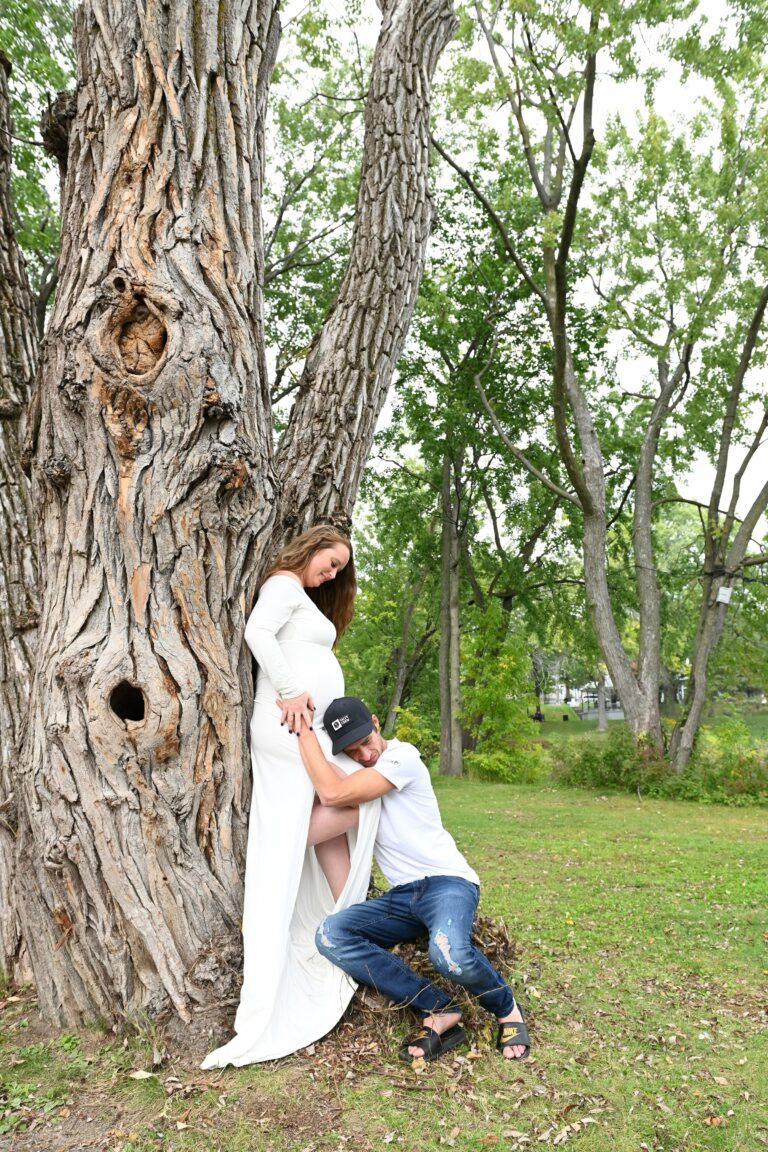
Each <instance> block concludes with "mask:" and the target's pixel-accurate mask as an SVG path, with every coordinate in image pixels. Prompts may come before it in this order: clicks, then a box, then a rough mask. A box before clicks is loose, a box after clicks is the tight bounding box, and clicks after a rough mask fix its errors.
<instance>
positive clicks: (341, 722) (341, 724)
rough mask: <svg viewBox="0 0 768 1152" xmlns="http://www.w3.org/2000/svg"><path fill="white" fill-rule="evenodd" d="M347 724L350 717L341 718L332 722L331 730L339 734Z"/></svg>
mask: <svg viewBox="0 0 768 1152" xmlns="http://www.w3.org/2000/svg"><path fill="white" fill-rule="evenodd" d="M345 724H349V716H340V717H339V719H338V720H331V728H333V730H334V732H338V731H339V729H340V728H343V727H344V725H345Z"/></svg>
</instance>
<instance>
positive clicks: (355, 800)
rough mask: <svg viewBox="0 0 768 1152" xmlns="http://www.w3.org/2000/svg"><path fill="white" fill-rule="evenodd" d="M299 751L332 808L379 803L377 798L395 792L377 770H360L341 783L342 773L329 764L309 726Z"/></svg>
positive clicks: (302, 733) (302, 734)
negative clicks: (370, 802)
mask: <svg viewBox="0 0 768 1152" xmlns="http://www.w3.org/2000/svg"><path fill="white" fill-rule="evenodd" d="M299 748H300V749H301V758H302V760H303V761H304V767H305V768H306V770H307V772H308V774H309V778H310V780H311V781H312V783H313V784H314V786H315V791H316V792H317V794H318V796H319V797H320V802H321V803H322V804H327V805H328V806H329V807H331V808H344V807H348V806H349V805H350V804H364V803H365V802H366V800H375V799H376V797H377V796H383V795H384V793H385V792H391V791H392V789H393V788H394V784H391V783H390V782H389V780H387V778H386V776H382V774H381V772H377V771H376V769H375V768H359V769H358V771H357V772H352V773H350V775H349V776H345V777H344V778H343V779H340V778H339V777H338V776H337V775H336V772H337V771H338V769H337V768H334V765H333V764H331V763H329V761H328V760H326V758H325V756H324V755H323V750H322V748H321V747H320V744H319V743H318V739H317V736H316V735H315V733H314V732H313V731H312V730H311V729H309V728H307V726H306V725H302V728H301V731H300V732H299Z"/></svg>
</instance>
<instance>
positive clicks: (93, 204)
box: [17, 0, 453, 1023]
mask: <svg viewBox="0 0 768 1152" xmlns="http://www.w3.org/2000/svg"><path fill="white" fill-rule="evenodd" d="M423 9H424V5H423V4H418V3H417V2H416V0H410V2H408V3H406V0H398V2H397V3H394V2H393V3H389V4H387V5H386V12H385V17H386V19H385V25H386V22H387V19H388V20H389V25H387V26H388V27H389V28H390V30H391V28H392V25H393V24H396V25H398V27H399V24H400V22H401V21H404V20H410V24H406V27H407V28H413V11H418V12H421V13H422V15H423ZM438 10H439V12H440V13H441V17H440V18H438V17H437V16H436V13H437V12H438ZM446 13H447V15H446ZM430 19H431V20H432V23H431V25H427V24H426V22H424V24H423V25H422V26H420V27H419V29H418V36H417V37H416V39H417V40H418V43H419V45H420V46H421V51H422V52H423V59H422V60H420V61H418V60H417V61H416V62H414V57H413V56H412V55H409V54H408V52H406V51H405V48H406V45H405V43H404V41H403V39H402V37H398V36H394V37H392V38H391V40H390V46H389V50H388V51H387V52H385V53H379V54H377V64H376V67H375V70H374V80H373V83H372V88H373V89H374V90H377V91H378V85H379V84H380V82H381V75H380V74H381V73H382V71H383V72H384V73H385V74H386V75H387V77H388V83H389V85H390V88H391V92H390V103H392V104H393V105H395V106H396V107H398V108H399V109H400V110H401V111H402V106H401V105H400V104H399V103H398V100H397V99H396V97H397V91H398V90H397V85H398V84H400V83H403V82H404V79H403V76H404V74H405V75H407V76H408V77H410V85H411V88H409V93H410V92H411V90H412V89H413V88H414V87H415V89H416V90H417V92H419V93H420V94H421V102H422V104H423V103H424V102H425V100H426V95H427V94H428V83H427V81H428V79H429V77H431V70H432V69H433V67H434V62H435V61H436V59H437V55H439V51H440V49H441V47H442V46H443V43H444V40H445V38H447V35H448V34H449V33H450V31H451V29H452V27H453V19H452V15H451V11H450V4H449V3H446V2H445V0H443V3H442V5H440V6H437V5H433V6H431V7H430ZM430 30H431V33H432V38H431V39H430V38H429V37H428V35H427V33H428V32H429V31H430ZM278 39H279V26H278V21H277V16H276V4H275V0H250V3H249V4H247V5H246V6H245V7H243V6H242V5H240V6H235V5H233V4H231V2H230V0H222V3H220V4H219V5H218V7H216V6H215V5H211V4H210V3H208V0H206V2H205V3H204V5H203V7H202V9H201V8H199V6H198V7H192V8H189V9H188V10H187V9H186V8H183V7H182V8H178V9H169V8H168V7H167V6H162V5H159V4H157V2H156V0H149V2H148V3H147V4H146V5H145V6H141V5H140V6H138V7H136V6H135V5H133V4H132V3H131V2H129V0H107V2H106V3H101V4H99V5H96V3H95V0H86V2H85V3H83V4H82V5H81V6H80V7H79V8H78V9H77V11H76V20H75V41H76V49H77V55H78V62H79V70H78V74H79V86H78V92H79V96H78V107H77V116H76V118H75V120H74V122H73V124H72V128H71V132H70V143H69V164H68V168H67V176H66V183H65V190H64V198H63V210H62V218H63V221H64V229H63V232H64V242H63V247H62V257H61V260H60V266H59V277H60V278H59V284H58V288H57V296H56V303H55V306H54V311H53V315H52V317H51V321H50V324H49V329H48V334H47V337H46V342H45V348H44V361H43V371H42V375H41V386H40V389H39V392H38V395H37V399H36V402H35V403H34V404H33V412H34V414H35V415H34V419H33V420H32V426H31V435H30V445H29V452H30V455H31V456H32V458H33V463H34V470H33V479H34V486H35V490H36V499H37V503H38V507H39V509H40V521H41V526H42V544H43V548H42V557H41V565H42V570H43V575H44V587H45V602H44V606H43V611H42V614H41V618H42V619H43V620H44V622H45V623H44V627H43V628H42V629H41V636H40V645H39V661H38V666H37V672H36V677H35V682H34V686H33V691H32V702H31V723H30V729H29V732H28V737H27V741H26V745H25V749H24V757H23V760H22V765H21V773H20V792H21V800H22V803H21V806H20V808H21V812H20V828H19V837H18V841H17V859H18V861H19V868H18V873H17V874H18V877H19V883H18V894H19V902H20V906H22V907H23V909H24V930H25V934H26V935H27V938H28V940H29V942H30V951H31V954H32V962H33V966H34V969H35V977H36V981H37V985H38V993H39V998H40V1003H41V1007H42V1009H43V1012H44V1013H45V1015H46V1016H47V1017H48V1018H49V1019H52V1020H56V1021H60V1022H66V1023H76V1022H77V1021H79V1020H82V1019H83V1018H88V1017H92V1016H94V1015H97V1014H98V1015H102V1016H104V1017H107V1018H110V1017H113V1016H115V1015H120V1014H121V1013H123V1012H125V1011H129V1010H131V1009H135V1008H138V1007H141V1008H143V1009H144V1010H147V1011H149V1012H156V1011H161V1010H164V1009H165V1008H167V1007H171V1008H173V1009H174V1010H175V1011H176V1012H177V1013H178V1014H179V1016H181V1017H182V1018H187V1017H188V1016H189V1014H190V1012H191V1010H192V1009H193V1008H194V1006H195V1005H209V1004H215V1003H216V1002H218V1001H219V1000H220V999H221V998H222V997H223V996H226V995H227V994H229V992H230V990H231V988H232V985H233V984H234V983H235V982H236V981H237V973H238V962H237V954H238V951H239V947H240V933H239V920H240V908H241V900H242V884H241V877H242V873H243V864H244V848H245V825H246V811H247V801H248V765H249V757H248V753H247V744H246V733H247V721H248V717H249V716H250V704H251V699H250V693H251V690H250V673H249V660H248V659H247V657H246V654H245V653H244V651H243V644H242V637H243V629H244V622H245V619H246V616H247V613H248V611H249V608H250V604H251V602H252V598H253V592H254V586H255V580H256V577H257V574H258V571H259V569H260V567H261V565H262V563H263V560H264V557H265V554H267V553H268V552H271V550H272V548H273V547H274V544H275V541H279V540H280V539H281V538H282V536H283V535H284V533H285V531H286V528H288V527H290V526H292V525H293V526H295V527H300V526H303V525H304V523H305V522H308V521H309V520H314V519H317V518H319V517H323V516H324V517H328V516H333V515H334V514H337V515H340V516H341V517H342V518H344V517H346V516H348V513H349V509H350V508H351V506H352V502H353V499H354V494H355V491H356V485H357V480H358V479H359V471H360V469H361V468H362V464H363V462H364V460H365V457H366V455H367V452H368V449H369V447H370V442H371V437H372V435H373V419H374V418H373V417H371V418H370V419H369V418H366V419H364V420H361V421H358V422H357V423H356V422H355V420H354V419H353V416H354V412H353V409H354V411H358V410H359V409H363V408H365V407H366V405H368V404H369V403H371V397H372V396H373V395H374V394H375V395H376V396H377V397H378V399H377V401H376V403H377V404H378V403H380V400H381V399H383V394H384V392H385V391H386V387H387V386H388V384H389V381H390V378H391V367H392V365H391V364H390V362H389V360H388V359H387V360H386V363H384V364H381V363H380V362H379V361H378V360H377V361H376V365H375V367H376V375H375V387H374V380H373V377H372V376H371V365H370V364H369V363H368V361H367V359H366V357H367V355H368V351H369V347H370V346H371V345H370V344H369V343H367V342H366V340H363V341H362V343H361V341H360V340H358V341H357V344H356V345H355V355H354V356H350V357H348V360H347V364H348V367H349V377H350V379H353V384H352V385H351V386H350V387H347V383H348V381H347V378H346V376H344V377H343V378H342V376H341V374H340V369H339V368H338V365H339V363H340V361H339V354H340V353H339V349H340V348H344V349H347V350H348V349H349V340H350V338H351V337H350V332H349V330H348V329H345V328H344V327H343V326H342V327H340V328H339V329H337V330H336V331H335V336H334V338H333V339H331V338H330V336H329V337H328V338H327V341H326V343H325V344H324V345H323V347H324V349H325V352H326V353H327V355H328V356H329V357H330V361H332V362H333V364H335V365H336V366H337V368H336V369H334V371H336V372H337V375H336V378H335V388H332V387H331V384H330V380H331V377H328V378H327V379H326V377H323V379H326V384H325V385H321V380H320V379H319V378H318V377H317V376H316V375H315V376H311V377H310V378H308V379H307V380H306V381H305V387H304V390H303V391H302V394H301V396H300V398H299V401H298V404H299V405H300V406H303V407H302V408H301V412H300V413H299V414H298V415H297V417H296V419H295V420H294V421H292V424H291V427H290V429H289V430H288V432H287V433H286V435H285V437H284V440H283V444H282V447H281V453H282V455H281V463H280V467H279V469H276V468H275V467H273V458H272V442H271V436H272V429H271V413H270V408H269V390H268V381H267V374H266V367H265V356H264V348H263V336H262V319H261V317H262V307H261V283H262V273H263V269H262V261H263V244H262V238H261V220H260V203H261V189H262V181H263V145H264V118H265V112H266V99H267V92H268V87H269V79H270V75H271V70H272V66H273V63H274V58H275V54H276V50H277V43H278ZM403 61H405V64H403V63H402V62H403ZM398 69H399V70H398ZM420 69H421V70H420ZM406 104H407V102H406ZM408 107H410V105H408ZM422 111H423V109H422ZM389 127H390V128H391V127H392V124H390V125H389ZM369 129H370V130H372V128H371V124H370V123H369ZM382 131H383V134H382V133H379V146H380V148H381V152H380V154H379V156H378V163H379V166H380V167H381V168H382V169H383V170H384V171H386V172H388V173H390V181H389V183H388V184H386V183H385V184H381V183H379V184H378V185H375V187H376V188H378V192H379V193H380V195H381V196H383V197H384V199H385V201H386V203H387V204H388V205H389V206H390V208H391V215H392V217H394V219H395V224H394V225H392V227H391V228H390V231H389V233H388V244H387V246H386V250H385V249H384V247H382V245H378V246H377V247H376V250H375V253H376V254H375V257H374V258H373V259H372V260H371V261H370V262H369V263H368V264H366V265H365V266H364V267H363V266H361V265H358V271H359V272H360V274H361V276H362V274H363V273H364V272H366V273H367V275H368V277H369V279H370V280H371V281H376V282H377V283H378V282H379V281H381V282H382V283H383V285H384V287H385V288H386V290H387V292H388V293H389V294H391V295H392V297H393V298H394V299H400V305H399V306H398V308H396V309H395V312H394V313H393V315H392V316H391V317H390V319H391V321H392V324H393V325H395V328H396V332H395V336H394V337H392V338H391V339H390V338H389V337H388V338H387V339H388V342H387V341H384V344H386V347H387V349H388V350H389V353H391V355H392V356H394V355H396V351H397V348H398V340H399V341H401V340H402V337H403V334H404V328H405V325H406V324H407V320H408V317H409V316H410V307H411V306H412V299H413V297H414V296H415V291H416V288H415V285H414V284H413V283H412V278H413V277H416V278H417V276H418V271H419V270H420V266H421V264H420V261H423V244H424V242H425V241H426V228H425V229H422V230H419V228H417V227H415V226H412V224H411V221H410V219H409V218H406V217H403V218H402V219H401V216H400V215H399V214H400V213H401V212H402V211H403V206H402V205H401V204H400V202H399V200H398V195H399V193H400V191H402V189H403V188H406V187H411V186H412V185H413V184H414V176H413V171H414V170H417V171H418V173H419V180H418V181H416V184H418V187H420V188H421V189H422V191H423V193H424V197H425V199H426V200H427V201H428V197H427V195H426V159H427V154H426V145H424V146H423V147H422V144H421V134H422V132H423V134H424V138H425V140H426V139H427V138H428V137H427V128H426V124H423V123H422V120H421V119H418V118H417V119H416V120H408V119H406V122H405V125H404V126H402V131H399V133H398V134H390V135H387V134H386V129H383V130H382ZM409 132H413V133H416V135H417V137H418V146H417V145H415V144H414V142H413V141H412V140H411V139H410V137H409V135H408V133H409ZM366 154H367V155H369V156H370V155H371V145H370V144H369V142H368V140H366ZM395 155H396V156H397V157H398V158H399V163H398V164H397V165H393V159H392V158H393V156H395ZM365 179H366V172H365V168H364V172H363V182H364V181H365ZM361 195H362V193H361ZM407 206H408V207H409V210H410V209H413V211H414V212H416V209H417V206H418V205H417V201H414V200H409V201H408V204H407ZM417 215H418V214H417ZM355 250H356V251H357V252H358V256H359V257H360V258H362V248H361V247H360V245H359V244H358V247H357V248H356V249H355ZM392 251H397V252H398V253H400V263H399V264H398V268H399V269H400V272H399V274H398V275H395V273H394V271H393V270H392V269H391V268H390V267H389V265H386V258H387V257H388V254H389V253H390V252H392ZM387 269H389V270H387ZM409 278H411V279H409ZM361 286H362V280H359V281H357V282H356V287H355V284H353V285H352V287H351V288H350V289H349V291H351V292H352V293H353V294H354V293H355V292H356V291H357V289H360V288H361ZM382 292H383V289H382ZM398 294H399V296H398ZM341 295H343V291H342V293H341ZM340 298H341V297H340ZM376 299H377V300H378V302H379V303H380V304H381V305H382V307H384V306H385V305H386V301H387V299H388V296H386V295H381V296H380V297H376ZM403 299H404V300H405V301H406V302H407V303H406V306H405V307H404V308H403V307H402V300H403ZM369 306H371V305H370V304H369ZM398 309H399V310H398ZM354 311H355V309H354V308H353V307H351V306H350V309H348V312H349V313H350V314H352V313H354ZM332 315H333V313H332ZM396 317H399V319H397V322H396ZM370 319H373V317H371V318H370ZM378 320H379V315H378V313H377V314H376V324H375V325H374V327H375V330H376V332H377V333H378V332H380V331H381V326H380V325H379V324H378ZM398 325H399V327H398ZM384 330H385V331H386V332H387V333H388V332H389V330H390V324H389V323H387V324H386V325H385V326H384ZM325 331H326V330H325V329H324V332H325ZM369 335H371V333H370V332H369V331H368V329H367V328H366V329H365V331H364V336H366V337H367V336H369ZM374 343H375V341H374ZM389 353H388V354H389ZM382 355H383V353H382ZM321 360H323V361H324V357H323V358H321ZM361 365H363V366H364V367H361ZM387 373H388V374H389V375H387ZM377 389H379V390H381V394H380V395H379V392H378V391H377ZM316 391H322V398H321V400H320V401H319V402H318V407H317V411H318V412H319V413H321V414H322V421H328V425H327V427H326V425H325V424H324V423H322V422H320V421H319V420H317V421H315V420H313V419H312V418H311V417H310V416H309V414H308V407H307V406H308V405H309V406H310V407H311V403H312V402H313V397H312V395H310V394H311V393H314V392H316ZM315 402H317V401H316V398H315ZM374 407H375V405H374ZM302 413H303V416H302ZM353 429H354V435H355V436H356V437H357V439H356V440H355V441H354V442H352V440H351V439H350V438H349V437H347V436H346V432H345V431H344V432H342V431H341V430H349V432H350V436H351V435H352V434H353ZM324 436H326V437H330V438H331V439H332V440H333V445H334V452H336V451H337V450H338V452H339V453H341V455H340V456H338V458H337V457H336V456H333V458H332V459H331V458H330V457H328V459H327V460H326V457H323V460H324V461H325V464H327V463H328V460H330V466H332V467H337V466H338V470H339V473H340V475H339V477H329V475H328V474H327V473H326V472H323V473H322V476H323V477H324V479H323V482H322V483H319V482H318V483H315V482H314V481H313V475H314V472H313V469H315V467H319V465H318V464H317V460H316V454H317V452H318V451H320V452H321V454H322V451H323V445H322V440H323V437H324ZM347 457H349V460H348V461H347ZM342 458H343V460H344V466H343V468H342V464H341V463H340V462H339V461H341V460H342ZM353 458H354V461H353ZM289 462H290V463H289ZM325 464H324V465H323V467H325ZM294 471H295V472H296V473H297V474H298V475H299V476H300V478H301V479H302V480H306V481H308V483H309V488H308V489H307V490H305V491H303V494H302V497H301V501H299V497H298V494H297V489H296V487H295V485H294V484H293V481H294ZM281 483H282V492H281ZM299 503H300V509H299ZM297 509H299V510H298V511H297Z"/></svg>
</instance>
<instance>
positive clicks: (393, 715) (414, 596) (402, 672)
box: [384, 568, 428, 732]
mask: <svg viewBox="0 0 768 1152" xmlns="http://www.w3.org/2000/svg"><path fill="white" fill-rule="evenodd" d="M427 575H428V571H427V569H426V568H425V569H424V571H423V572H422V573H421V575H420V576H419V578H418V580H417V581H416V584H415V585H414V587H413V590H412V591H411V594H410V596H409V598H408V601H407V602H406V605H405V611H404V612H403V626H402V629H401V631H400V643H399V644H398V646H397V649H396V651H395V653H394V664H395V682H394V685H393V687H392V695H391V698H390V702H389V708H388V709H387V718H386V721H385V723H384V731H385V732H393V731H394V729H395V722H396V720H397V709H398V708H399V707H400V701H401V700H402V698H403V689H404V688H405V683H406V679H407V676H408V669H409V667H410V666H411V660H410V659H409V657H408V641H409V638H410V634H411V625H412V624H413V614H414V612H415V611H416V605H417V604H418V601H419V597H420V596H421V593H422V591H423V589H424V585H425V584H426V581H427Z"/></svg>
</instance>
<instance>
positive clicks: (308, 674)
mask: <svg viewBox="0 0 768 1152" xmlns="http://www.w3.org/2000/svg"><path fill="white" fill-rule="evenodd" d="M335 636H336V633H335V629H334V627H333V625H332V624H331V622H330V621H329V620H328V619H327V618H326V617H325V616H324V615H323V614H322V612H320V611H319V609H318V608H317V607H316V606H315V605H314V604H313V602H312V601H311V600H310V599H309V597H308V596H307V595H306V593H305V592H304V590H303V589H302V588H301V586H300V585H299V583H298V582H297V581H295V580H292V579H291V578H290V577H288V576H272V577H270V578H269V580H267V581H266V582H265V583H264V585H263V587H262V590H261V593H260V595H259V600H258V602H257V605H256V608H255V609H254V612H253V613H252V615H251V617H250V619H249V621H248V625H247V628H246V641H247V642H248V644H249V646H250V647H251V650H252V651H253V652H254V655H255V656H256V659H257V660H258V662H259V675H258V679H257V687H256V700H255V704H254V710H253V719H252V721H251V760H252V766H253V795H252V800H251V812H250V818H249V829H248V856H247V861H246V872H245V901H244V908H243V946H244V972H243V986H242V989H241V992H240V1005H239V1007H238V1010H237V1015H236V1017H235V1033H236V1035H235V1036H234V1038H233V1039H232V1040H230V1042H229V1043H228V1044H225V1045H224V1046H223V1047H221V1048H217V1049H216V1050H215V1051H214V1052H211V1053H210V1054H209V1055H208V1056H207V1057H206V1058H205V1060H204V1062H203V1064H202V1067H203V1068H221V1067H224V1066H225V1065H227V1064H235V1065H242V1064H252V1063H256V1062H258V1061H262V1060H275V1059H277V1058H278V1057H280V1056H286V1055H288V1054H289V1053H290V1052H295V1051H296V1050H297V1049H299V1048H305V1047H307V1045H309V1044H311V1043H313V1041H315V1040H318V1039H319V1038H320V1037H321V1036H324V1035H325V1033H326V1032H328V1031H330V1029H331V1028H333V1026H334V1025H335V1024H336V1023H337V1022H338V1021H339V1019H340V1018H341V1016H342V1014H343V1013H344V1010H345V1008H346V1007H347V1004H348V1003H349V1001H350V999H351V998H352V995H353V993H354V990H355V984H354V982H353V981H351V980H350V978H349V977H348V976H346V975H345V974H344V973H343V972H342V971H341V969H340V968H336V967H335V966H334V965H333V964H331V963H330V962H329V961H328V960H326V959H325V958H324V957H323V956H321V955H320V954H319V953H318V951H317V949H316V948H315V932H316V930H317V928H318V925H319V924H320V922H321V921H322V920H323V918H324V917H325V916H327V915H328V913H329V912H332V911H334V910H338V909H340V908H345V907H347V906H348V905H349V904H355V903H359V902H360V901H362V900H365V898H366V894H367V891H368V882H369V878H370V872H371V858H372V853H373V842H374V840H375V837H376V829H377V826H378V820H379V806H380V802H379V801H378V800H376V801H373V802H371V803H369V804H361V805H360V816H359V822H358V827H357V828H356V829H354V830H353V831H352V832H350V833H348V836H347V838H348V842H349V852H350V861H351V869H350V875H349V878H348V880H347V883H346V885H345V887H344V891H343V892H342V894H341V896H340V897H339V900H338V901H337V902H336V903H335V904H334V901H333V897H332V895H331V890H330V888H329V886H328V882H327V881H326V879H325V876H324V874H323V872H322V869H321V868H320V865H319V864H318V861H317V857H316V856H315V852H314V849H313V848H307V847H306V839H307V829H308V826H309V818H310V814H311V811H312V803H313V799H314V789H313V787H312V784H311V782H310V780H309V777H308V776H307V773H306V771H305V770H304V765H303V763H302V760H301V755H300V753H299V749H298V740H297V738H296V736H295V735H293V734H291V733H290V732H289V731H288V728H287V727H286V726H281V724H280V713H279V710H278V708H277V706H276V704H275V699H276V698H277V697H278V696H286V697H290V696H297V695H299V694H300V693H301V692H302V691H308V692H309V693H310V695H311V696H312V697H313V700H314V703H315V706H316V712H315V715H316V717H318V719H321V718H322V715H323V712H324V711H325V708H326V707H327V706H328V704H329V703H330V702H331V700H333V699H335V698H336V697H338V696H343V695H344V677H343V674H342V671H341V667H340V665H339V663H338V661H337V659H336V657H335V655H334V653H333V650H332V644H333V642H334V640H335ZM315 727H317V724H316V725H315ZM317 735H318V739H319V740H320V743H321V745H322V747H323V751H324V752H325V754H326V756H327V757H328V759H329V760H332V761H335V763H337V764H338V766H339V767H340V768H342V770H343V771H347V772H349V771H353V770H356V769H357V765H356V764H355V763H354V762H353V761H352V760H350V759H348V758H347V757H345V756H339V757H334V756H333V755H332V753H331V742H330V739H329V737H328V736H327V735H326V733H325V732H324V731H323V730H322V729H318V732H317Z"/></svg>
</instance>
